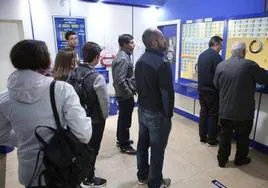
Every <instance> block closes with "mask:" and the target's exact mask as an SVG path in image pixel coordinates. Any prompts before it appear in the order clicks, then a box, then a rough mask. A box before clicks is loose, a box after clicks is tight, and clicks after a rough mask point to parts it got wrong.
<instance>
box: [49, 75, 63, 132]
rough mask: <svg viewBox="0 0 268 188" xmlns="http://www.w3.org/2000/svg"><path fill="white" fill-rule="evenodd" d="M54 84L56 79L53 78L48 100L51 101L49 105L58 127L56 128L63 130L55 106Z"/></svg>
mask: <svg viewBox="0 0 268 188" xmlns="http://www.w3.org/2000/svg"><path fill="white" fill-rule="evenodd" d="M55 84H56V80H53V81H52V82H51V84H50V102H51V107H52V110H53V115H54V119H55V122H56V125H57V128H58V130H60V131H63V127H62V126H61V123H60V118H59V114H58V112H57V107H56V101H55Z"/></svg>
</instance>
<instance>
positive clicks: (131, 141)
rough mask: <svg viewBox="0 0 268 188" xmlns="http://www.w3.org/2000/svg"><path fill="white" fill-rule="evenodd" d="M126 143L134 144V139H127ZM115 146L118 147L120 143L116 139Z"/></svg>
mask: <svg viewBox="0 0 268 188" xmlns="http://www.w3.org/2000/svg"><path fill="white" fill-rule="evenodd" d="M128 144H129V145H131V144H134V141H133V140H129V141H128ZM116 147H120V143H119V141H118V140H117V141H116Z"/></svg>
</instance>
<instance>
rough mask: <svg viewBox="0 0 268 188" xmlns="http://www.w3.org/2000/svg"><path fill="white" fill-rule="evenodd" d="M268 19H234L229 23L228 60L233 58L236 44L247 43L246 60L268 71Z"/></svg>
mask: <svg viewBox="0 0 268 188" xmlns="http://www.w3.org/2000/svg"><path fill="white" fill-rule="evenodd" d="M267 37H268V17H259V18H244V19H234V20H230V21H229V25H228V37H227V51H226V58H229V57H231V47H232V45H233V44H234V43H235V42H238V41H239V42H245V43H246V45H247V54H246V58H247V59H250V60H253V61H255V62H256V63H258V64H259V65H260V66H261V67H263V68H265V69H266V70H268V54H267V49H268V40H267Z"/></svg>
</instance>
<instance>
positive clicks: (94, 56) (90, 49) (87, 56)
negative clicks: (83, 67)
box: [82, 42, 101, 66]
mask: <svg viewBox="0 0 268 188" xmlns="http://www.w3.org/2000/svg"><path fill="white" fill-rule="evenodd" d="M82 53H83V61H84V63H89V64H91V65H92V66H96V65H97V64H98V63H99V58H100V53H101V47H100V46H99V45H98V44H97V43H95V42H87V43H86V44H85V45H84V46H83V48H82Z"/></svg>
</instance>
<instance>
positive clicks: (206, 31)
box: [180, 21, 224, 80]
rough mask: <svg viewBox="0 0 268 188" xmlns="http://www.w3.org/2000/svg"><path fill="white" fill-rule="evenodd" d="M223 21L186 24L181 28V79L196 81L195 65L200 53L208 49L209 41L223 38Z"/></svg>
mask: <svg viewBox="0 0 268 188" xmlns="http://www.w3.org/2000/svg"><path fill="white" fill-rule="evenodd" d="M223 32H224V21H209V22H199V23H186V24H183V28H182V51H181V62H180V71H181V72H180V75H181V78H185V79H190V80H197V72H196V64H197V60H198V56H199V55H200V53H202V52H203V51H205V50H206V49H207V48H208V42H209V39H210V38H211V37H212V36H214V35H217V36H220V37H223Z"/></svg>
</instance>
